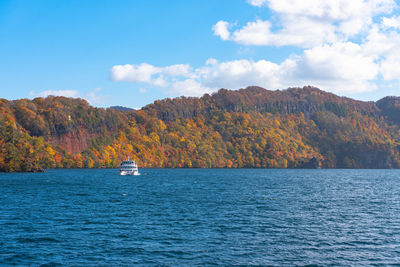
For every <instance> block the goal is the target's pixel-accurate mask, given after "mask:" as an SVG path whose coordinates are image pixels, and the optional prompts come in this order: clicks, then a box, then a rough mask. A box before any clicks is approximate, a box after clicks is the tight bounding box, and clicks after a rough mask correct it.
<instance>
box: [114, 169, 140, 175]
mask: <svg viewBox="0 0 400 267" xmlns="http://www.w3.org/2000/svg"><path fill="white" fill-rule="evenodd" d="M119 175H140V173H139V171H137V170H135V171H120V172H119Z"/></svg>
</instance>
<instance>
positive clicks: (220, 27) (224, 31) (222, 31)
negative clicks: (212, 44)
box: [212, 20, 230, 40]
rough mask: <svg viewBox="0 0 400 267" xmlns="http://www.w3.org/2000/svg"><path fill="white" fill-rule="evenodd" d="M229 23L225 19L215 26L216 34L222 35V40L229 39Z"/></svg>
mask: <svg viewBox="0 0 400 267" xmlns="http://www.w3.org/2000/svg"><path fill="white" fill-rule="evenodd" d="M228 27H229V23H228V22H226V21H223V20H220V21H218V22H217V23H216V24H215V25H214V26H213V27H212V29H213V31H214V35H216V36H219V37H221V39H222V40H229V38H230V33H229V30H228Z"/></svg>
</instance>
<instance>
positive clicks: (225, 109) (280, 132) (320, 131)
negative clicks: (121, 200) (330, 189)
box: [0, 87, 400, 172]
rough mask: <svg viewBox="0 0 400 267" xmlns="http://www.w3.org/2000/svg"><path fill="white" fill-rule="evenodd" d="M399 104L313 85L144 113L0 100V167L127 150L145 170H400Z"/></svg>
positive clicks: (23, 167)
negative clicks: (362, 98)
mask: <svg viewBox="0 0 400 267" xmlns="http://www.w3.org/2000/svg"><path fill="white" fill-rule="evenodd" d="M399 103H400V101H399V100H398V99H397V98H384V99H382V100H380V101H378V102H376V103H374V102H362V101H356V100H352V99H349V98H342V97H338V96H336V95H334V94H331V93H327V92H323V91H321V90H319V89H317V88H313V87H304V88H289V89H287V90H283V91H268V90H265V89H263V88H259V87H249V88H246V89H241V90H238V91H230V90H226V89H221V90H220V91H219V92H217V93H215V94H213V95H204V96H203V97H201V98H187V97H181V98H175V99H164V100H159V101H156V102H154V103H153V104H150V105H148V106H146V107H144V108H143V109H141V110H138V111H130V110H117V109H113V108H109V109H102V108H95V107H91V106H90V105H89V104H88V103H87V102H86V101H85V100H82V99H70V98H65V97H53V96H50V97H47V98H45V99H44V98H35V99H33V100H27V99H21V100H15V101H7V100H4V99H0V170H2V171H7V172H12V171H40V170H42V169H46V168H110V167H117V166H119V164H120V162H121V160H123V159H125V158H127V157H128V156H129V157H130V158H133V159H135V160H137V161H138V163H139V166H140V167H173V168H175V167H195V168H204V167H205V168H215V167H216V168H243V167H246V168H316V167H326V168H398V167H400V154H399V153H400V146H399V144H400V129H399V125H400V124H399V121H398V120H397V116H396V114H397V113H399V114H400V104H399ZM396 112H397V113H396Z"/></svg>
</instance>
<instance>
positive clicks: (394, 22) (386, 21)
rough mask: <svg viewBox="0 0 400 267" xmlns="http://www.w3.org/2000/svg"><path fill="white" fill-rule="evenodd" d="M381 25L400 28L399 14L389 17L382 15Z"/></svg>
mask: <svg viewBox="0 0 400 267" xmlns="http://www.w3.org/2000/svg"><path fill="white" fill-rule="evenodd" d="M382 25H383V26H384V27H386V28H395V29H400V16H393V17H391V18H387V17H383V18H382Z"/></svg>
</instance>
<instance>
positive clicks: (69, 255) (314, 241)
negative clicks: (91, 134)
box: [0, 169, 400, 266]
mask: <svg viewBox="0 0 400 267" xmlns="http://www.w3.org/2000/svg"><path fill="white" fill-rule="evenodd" d="M140 172H141V173H142V175H141V176H119V175H118V170H114V169H91V170H48V171H47V172H45V173H15V174H0V265H1V266H5V265H30V264H31V265H41V264H43V266H46V265H47V266H54V265H56V266H57V265H67V266H71V265H74V266H99V265H101V266H115V265H146V266H147V265H161V264H164V265H171V266H174V265H191V266H193V265H214V264H221V265H240V264H243V265H247V264H255V265H288V266H294V265H307V264H313V265H316V266H318V265H321V266H326V265H330V264H331V265H354V266H360V265H385V264H399V263H400V171H399V170H278V169H140Z"/></svg>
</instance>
